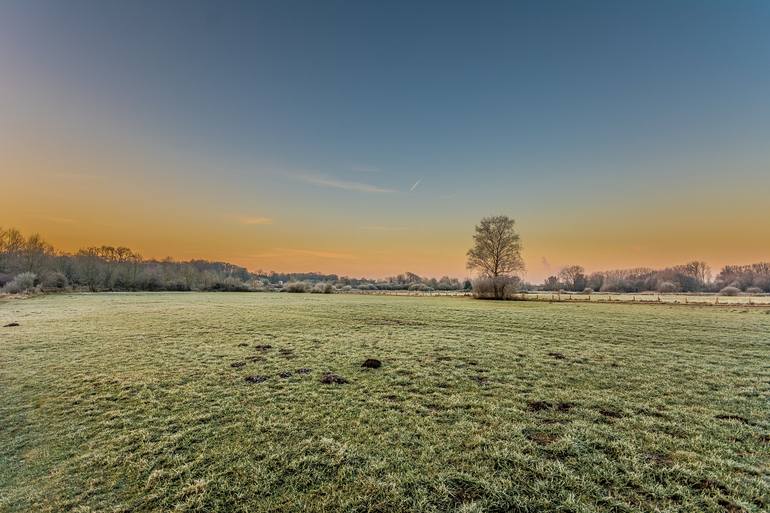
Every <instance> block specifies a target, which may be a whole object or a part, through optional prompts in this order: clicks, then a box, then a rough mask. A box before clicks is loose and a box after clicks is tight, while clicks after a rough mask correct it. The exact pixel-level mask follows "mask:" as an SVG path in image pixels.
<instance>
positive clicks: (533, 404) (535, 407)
mask: <svg viewBox="0 0 770 513" xmlns="http://www.w3.org/2000/svg"><path fill="white" fill-rule="evenodd" d="M551 408H553V404H551V403H550V402H548V401H527V410H529V411H543V410H550V409H551Z"/></svg>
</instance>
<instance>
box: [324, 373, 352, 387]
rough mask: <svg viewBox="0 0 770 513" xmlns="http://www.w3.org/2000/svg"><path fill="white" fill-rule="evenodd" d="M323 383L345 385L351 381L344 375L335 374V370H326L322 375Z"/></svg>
mask: <svg viewBox="0 0 770 513" xmlns="http://www.w3.org/2000/svg"><path fill="white" fill-rule="evenodd" d="M321 383H323V384H324V385H345V384H347V383H350V382H349V381H348V380H347V379H345V378H343V377H342V376H338V375H337V374H334V373H333V372H326V373H324V375H323V376H321Z"/></svg>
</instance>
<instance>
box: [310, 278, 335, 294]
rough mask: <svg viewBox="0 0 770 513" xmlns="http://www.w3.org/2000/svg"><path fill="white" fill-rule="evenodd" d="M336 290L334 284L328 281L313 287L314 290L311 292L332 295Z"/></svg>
mask: <svg viewBox="0 0 770 513" xmlns="http://www.w3.org/2000/svg"><path fill="white" fill-rule="evenodd" d="M333 290H334V287H332V284H331V283H329V282H326V281H321V282H318V283H316V284H315V285H313V289H312V290H311V291H310V292H312V293H314V294H331V293H332V291H333Z"/></svg>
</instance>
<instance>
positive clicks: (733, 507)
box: [717, 498, 746, 513]
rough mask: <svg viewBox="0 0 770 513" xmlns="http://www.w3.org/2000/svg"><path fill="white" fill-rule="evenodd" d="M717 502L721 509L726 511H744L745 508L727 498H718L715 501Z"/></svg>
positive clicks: (730, 512)
mask: <svg viewBox="0 0 770 513" xmlns="http://www.w3.org/2000/svg"><path fill="white" fill-rule="evenodd" d="M717 504H719V506H720V507H721V508H722V511H725V512H726V513H745V511H746V510H745V509H743V508H742V507H740V506H738V505H737V504H733V503H732V502H730V501H728V500H727V499H723V498H720V499H719V500H718V501H717Z"/></svg>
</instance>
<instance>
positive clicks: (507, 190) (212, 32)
mask: <svg viewBox="0 0 770 513" xmlns="http://www.w3.org/2000/svg"><path fill="white" fill-rule="evenodd" d="M768 27H770V2H766V1H764V0H756V1H752V0H744V1H740V2H735V1H709V0H699V1H687V0H682V1H677V2H670V1H663V2H658V1H646V2H630V1H623V0H620V1H608V2H590V1H585V2H574V1H564V2H559V1H550V2H512V1H506V2H494V1H489V2H470V1H468V2H452V1H441V2H429V1H425V2H412V1H405V2H401V1H395V0H394V1H389V2H375V1H363V0H359V1H352V0H351V1H334V0H331V1H324V2H317V1H292V0H287V1H274V2H257V1H248V2H237V1H228V2H194V1H185V2H181V1H179V2H173V1H167V2H149V1H134V2H118V1H112V0H106V1H96V0H94V1H89V2H86V1H80V0H72V1H68V2H59V1H43V0H32V1H26V0H25V1H16V0H6V1H4V2H2V3H0V226H3V227H10V226H13V227H16V228H19V229H21V230H22V231H24V232H25V233H31V232H39V233H41V234H42V235H43V236H44V237H45V238H46V239H47V240H48V241H49V242H51V243H53V244H54V245H55V246H56V247H57V248H59V249H62V250H67V251H73V250H76V249H78V248H80V247H85V246H92V245H102V244H108V245H125V246H129V247H131V248H133V249H135V250H138V251H139V252H140V253H142V254H143V255H144V256H145V257H155V258H162V257H165V256H171V257H173V258H177V259H190V258H206V259H212V260H226V261H230V262H233V263H237V264H240V265H244V266H246V267H247V268H249V269H251V270H260V269H261V270H275V271H320V272H333V273H337V274H341V275H351V276H364V275H366V276H371V277H382V276H388V275H393V274H397V273H400V272H404V271H412V272H416V273H418V274H421V275H427V276H436V277H438V276H441V275H445V274H446V275H450V276H457V277H464V276H467V275H468V271H467V270H466V269H465V260H466V257H465V254H466V252H467V250H468V248H469V247H470V245H471V242H472V239H471V237H472V234H473V228H474V225H475V224H476V223H477V222H478V221H479V220H480V219H481V218H482V217H483V216H487V215H497V214H506V215H509V216H510V217H512V218H514V219H515V220H516V226H517V229H518V231H519V233H520V234H521V237H522V242H523V247H524V251H523V257H524V260H525V262H526V266H527V271H526V275H525V277H526V278H527V279H529V280H532V281H539V280H542V279H543V278H545V277H546V276H548V275H549V274H553V273H555V272H557V271H558V270H559V268H560V267H562V266H564V265H567V264H581V265H583V266H585V268H586V269H588V270H589V271H591V270H599V269H611V268H624V267H636V266H650V267H662V266H667V265H673V264H678V263H683V262H685V261H688V260H692V259H700V260H706V261H707V262H709V263H710V264H711V265H712V266H713V267H714V268H717V269H718V268H719V267H720V266H722V265H724V264H730V263H735V264H740V263H750V262H753V261H760V260H767V259H769V258H770V216H769V215H768V212H770V209H769V208H768V207H769V204H768V198H770V30H768Z"/></svg>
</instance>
